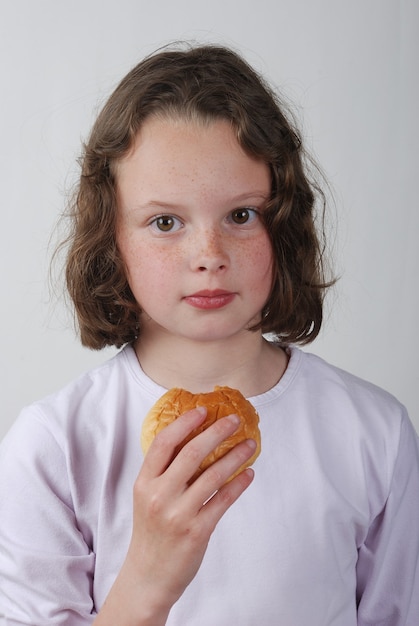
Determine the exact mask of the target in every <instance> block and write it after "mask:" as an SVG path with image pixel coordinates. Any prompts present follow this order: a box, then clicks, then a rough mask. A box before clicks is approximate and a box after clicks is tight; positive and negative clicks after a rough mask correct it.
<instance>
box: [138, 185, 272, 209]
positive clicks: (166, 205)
mask: <svg viewBox="0 0 419 626" xmlns="http://www.w3.org/2000/svg"><path fill="white" fill-rule="evenodd" d="M269 197H270V196H269V195H267V194H266V193H264V192H262V191H259V190H249V191H246V192H245V193H242V194H238V195H237V196H233V197H231V198H228V199H227V200H226V203H228V202H229V203H234V204H236V203H241V202H246V201H249V200H256V199H257V200H259V201H262V202H267V201H268V200H269ZM181 206H182V205H181V204H180V203H177V202H165V201H164V200H149V201H147V202H144V203H141V204H135V205H133V206H132V207H130V208H131V210H133V211H141V210H146V209H150V208H156V209H165V210H166V209H170V210H176V209H178V208H180V207H181Z"/></svg>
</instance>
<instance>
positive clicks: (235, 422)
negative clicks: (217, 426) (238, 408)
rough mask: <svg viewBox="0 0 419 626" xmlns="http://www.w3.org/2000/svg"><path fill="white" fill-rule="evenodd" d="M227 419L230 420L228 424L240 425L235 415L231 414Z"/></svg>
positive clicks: (238, 418)
mask: <svg viewBox="0 0 419 626" xmlns="http://www.w3.org/2000/svg"><path fill="white" fill-rule="evenodd" d="M227 419H228V420H230V422H231V423H232V424H234V425H235V426H237V425H238V424H240V417H239V416H238V415H236V414H235V413H233V414H232V415H227Z"/></svg>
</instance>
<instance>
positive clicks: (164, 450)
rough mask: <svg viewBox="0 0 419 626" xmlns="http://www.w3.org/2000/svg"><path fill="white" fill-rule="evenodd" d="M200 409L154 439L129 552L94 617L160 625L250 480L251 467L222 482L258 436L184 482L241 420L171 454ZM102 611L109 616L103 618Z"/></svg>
mask: <svg viewBox="0 0 419 626" xmlns="http://www.w3.org/2000/svg"><path fill="white" fill-rule="evenodd" d="M205 415H206V411H205V409H201V408H200V409H193V410H192V411H188V412H187V413H185V414H184V415H182V416H180V417H179V418H178V419H177V420H175V421H174V422H173V423H171V424H170V425H169V426H167V427H166V428H164V429H163V430H162V431H161V432H160V433H159V434H158V435H157V436H156V438H155V439H154V441H153V443H152V445H151V447H150V449H149V451H148V454H147V456H146V458H145V460H144V463H143V466H142V468H141V471H140V473H139V475H138V478H137V480H136V482H135V485H134V520H133V532H132V539H131V544H130V547H129V550H128V554H127V558H126V560H125V563H124V566H123V568H122V570H121V572H120V574H119V576H118V578H117V581H116V583H115V585H114V587H113V589H112V591H111V593H110V594H109V597H108V599H107V601H106V602H105V605H104V608H103V609H102V611H101V614H100V616H99V617H98V620H97V621H96V622H95V624H98V625H99V624H103V625H105V624H108V623H109V624H110V623H111V620H112V619H113V618H112V615H114V616H117V618H118V619H117V622H118V624H119V625H120V626H123V624H127V625H128V624H132V625H133V626H134V625H136V626H140V625H141V624H153V626H158V625H159V624H164V623H165V621H166V619H167V615H168V614H169V611H170V609H171V607H172V606H173V604H174V603H175V602H176V600H178V598H179V597H180V596H181V595H182V593H183V591H184V590H185V588H186V587H187V586H188V584H189V583H190V582H191V580H192V579H193V578H194V576H195V574H196V573H197V571H198V569H199V566H200V564H201V562H202V559H203V557H204V554H205V550H206V548H207V545H208V541H209V539H210V536H211V533H212V531H213V530H214V528H215V526H216V524H217V522H218V521H219V520H220V518H221V517H222V516H223V514H224V513H225V512H226V511H227V509H228V508H229V507H230V506H231V505H232V504H233V503H234V502H235V501H236V500H237V498H238V497H239V496H240V495H241V494H242V493H243V491H244V490H245V489H246V488H247V487H248V486H249V484H250V483H251V481H252V479H253V471H252V470H251V469H248V470H245V471H244V472H242V473H241V474H239V475H238V476H236V477H235V478H234V479H233V480H231V481H230V482H229V483H227V484H226V480H227V479H228V478H229V477H230V476H231V475H232V474H233V473H234V471H235V470H237V469H238V468H239V467H240V465H242V464H243V463H244V462H245V461H246V460H247V459H249V458H250V457H251V456H252V454H253V452H254V450H255V443H254V442H253V441H251V440H250V441H246V442H242V443H240V444H238V445H237V446H236V447H235V448H233V449H232V450H231V451H230V452H229V453H228V454H226V455H225V456H224V457H223V458H221V459H219V460H218V461H217V462H216V463H214V464H213V465H212V466H211V467H209V468H208V469H207V470H206V471H205V472H204V473H203V474H201V476H199V478H197V480H195V481H194V482H193V483H192V484H189V481H190V479H191V478H192V476H193V475H194V473H195V472H196V470H197V469H198V467H199V464H200V463H201V462H202V460H203V459H204V458H205V457H206V456H207V455H208V454H209V453H210V452H211V451H212V450H214V448H216V447H217V446H218V444H220V443H221V442H222V441H223V440H224V439H226V438H227V437H228V436H230V435H231V434H232V433H233V432H234V431H235V430H236V428H237V426H238V424H239V421H238V418H237V417H236V416H234V415H230V416H228V417H224V418H222V419H220V420H217V421H216V422H215V423H214V424H212V425H211V426H210V427H209V428H207V429H206V430H205V431H203V432H202V433H200V434H199V435H197V436H196V437H195V438H194V439H192V440H191V441H190V442H189V443H187V444H186V445H185V446H184V447H183V448H182V449H181V450H180V452H179V453H178V454H177V456H175V458H173V456H174V452H175V449H176V447H177V446H178V445H179V444H181V443H182V441H183V440H184V439H185V437H187V436H188V435H189V434H190V433H191V432H192V431H193V430H194V429H195V428H197V427H198V426H199V425H200V424H201V423H202V422H203V421H204V419H205ZM112 607H113V608H114V611H115V613H109V621H108V611H109V610H111V609H112ZM105 611H106V618H105V619H106V621H104V620H103V619H102V618H101V616H102V615H103V616H105ZM123 615H124V616H126V618H125V617H124V618H123V617H122V616H123ZM122 619H125V621H122Z"/></svg>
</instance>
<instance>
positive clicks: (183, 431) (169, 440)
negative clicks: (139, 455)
mask: <svg viewBox="0 0 419 626" xmlns="http://www.w3.org/2000/svg"><path fill="white" fill-rule="evenodd" d="M206 415H207V410H206V408H205V407H198V408H196V409H191V410H190V411H187V412H186V413H183V414H182V415H180V416H179V417H178V418H177V419H175V420H174V421H173V422H172V423H171V424H169V425H168V426H166V427H165V428H163V429H162V430H161V431H160V432H159V433H158V434H157V435H156V436H155V438H154V440H153V442H152V444H151V446H150V448H149V450H148V452H147V454H146V457H145V460H144V463H143V467H142V469H141V473H142V474H143V475H144V476H146V477H151V478H154V477H156V476H159V475H160V474H162V473H163V472H164V471H165V470H166V468H167V466H168V465H169V464H170V462H171V461H172V459H173V456H174V454H175V451H176V448H177V447H178V446H179V445H180V444H181V443H182V441H184V440H185V439H186V437H188V436H189V435H190V434H191V433H192V432H193V431H194V430H195V429H196V428H198V427H199V426H201V424H202V423H203V422H204V421H205V418H206Z"/></svg>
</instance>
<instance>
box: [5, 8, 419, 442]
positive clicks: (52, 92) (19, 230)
mask: <svg viewBox="0 0 419 626" xmlns="http://www.w3.org/2000/svg"><path fill="white" fill-rule="evenodd" d="M0 13H1V14H0V79H1V98H0V107H1V108H0V111H1V117H0V125H1V126H0V128H1V134H0V137H1V153H0V155H1V156H0V158H1V168H0V182H1V192H0V193H1V203H2V208H1V215H2V220H1V225H2V228H1V247H0V254H1V280H2V285H1V294H2V306H1V328H2V347H1V378H0V380H1V397H2V411H1V414H0V437H1V436H3V435H4V433H5V432H6V430H7V429H8V427H9V426H10V424H11V423H12V422H13V420H14V419H15V418H16V416H17V415H18V413H19V411H20V409H21V408H22V407H23V406H24V405H26V404H28V403H29V402H31V401H33V400H35V399H38V398H41V397H43V396H44V395H45V394H48V393H50V392H52V391H54V390H56V389H58V388H59V387H61V386H63V385H64V384H65V383H66V382H68V381H70V380H71V379H72V378H74V377H75V376H76V375H78V374H79V373H81V372H83V371H84V370H86V369H88V368H90V367H92V366H93V365H95V364H96V363H100V362H101V361H103V360H104V359H106V358H108V357H109V356H110V355H111V354H113V353H114V351H113V350H107V351H105V352H99V353H93V352H90V351H88V350H86V349H83V348H82V347H81V346H80V345H79V343H78V340H77V337H76V335H75V333H74V329H73V325H72V315H71V312H68V309H66V306H65V303H64V302H63V299H62V298H60V297H57V293H55V292H54V290H51V288H50V284H49V279H48V273H49V263H50V259H51V254H52V251H53V249H54V244H55V243H56V238H57V237H56V234H54V229H55V227H56V223H57V221H58V219H59V216H60V214H61V212H62V211H63V208H64V205H65V201H66V198H67V195H68V193H69V190H70V189H71V185H72V184H73V183H74V181H75V178H76V176H77V166H76V159H77V156H78V154H79V152H80V145H81V141H82V139H83V138H84V137H86V135H87V133H88V131H89V128H90V126H91V124H92V122H93V120H94V118H95V115H96V113H97V111H98V108H99V107H100V105H101V104H102V103H103V101H104V100H105V98H106V96H107V95H109V93H110V91H111V90H112V89H113V88H114V86H115V85H116V83H117V82H118V81H119V80H120V78H122V76H123V75H124V74H125V73H126V72H127V71H128V70H129V69H130V68H131V67H132V66H133V65H134V64H136V63H137V62H138V61H139V60H140V59H141V58H142V57H143V56H145V55H146V54H148V53H150V52H152V51H153V50H154V49H156V48H158V47H160V46H162V45H164V44H166V43H169V42H171V41H173V40H179V39H183V40H195V41H198V42H206V41H207V42H220V43H223V44H227V45H231V46H233V47H234V48H235V49H237V50H239V51H240V52H242V54H243V55H244V56H245V57H246V58H247V59H248V60H249V61H250V62H251V63H252V64H253V65H254V66H255V67H256V69H257V70H259V71H260V72H262V74H264V75H266V76H267V77H268V79H269V80H270V81H271V83H273V84H275V85H277V86H278V87H279V88H280V90H281V91H282V92H283V93H284V94H285V95H286V97H287V98H288V99H289V100H291V101H292V102H293V103H294V111H295V114H296V116H297V118H298V119H299V121H300V124H301V127H302V129H303V134H304V136H305V138H306V143H307V146H308V148H309V149H310V150H311V151H312V152H313V153H314V155H315V157H316V158H317V159H318V160H319V161H320V163H321V164H322V166H323V169H324V170H325V172H326V175H327V176H328V178H329V181H330V183H331V185H332V187H333V190H334V196H335V206H332V207H331V210H330V220H331V227H330V233H331V240H332V252H333V254H334V259H335V267H336V272H337V273H338V274H339V275H340V276H341V279H340V281H339V282H338V284H337V286H336V287H335V288H334V290H333V291H332V292H331V294H330V295H329V297H328V299H327V307H326V320H325V325H324V329H323V331H322V334H321V336H320V337H319V339H317V340H316V341H315V343H314V344H313V345H312V346H311V347H310V348H308V349H310V350H311V351H314V352H316V353H318V354H320V355H321V356H324V357H325V358H327V359H328V360H330V361H332V362H334V363H335V364H337V365H339V366H340V367H343V368H345V369H348V370H349V371H351V372H353V373H356V374H358V375H360V376H362V377H364V378H367V379H368V380H371V381H373V382H374V383H376V384H378V385H380V386H382V387H385V388H386V389H388V390H389V391H390V392H392V393H393V394H395V395H396V396H397V397H398V398H399V399H400V400H401V401H402V402H403V403H404V404H405V405H406V406H407V408H408V410H409V412H410V415H411V417H412V420H413V422H414V423H415V425H416V427H417V429H419V394H418V388H419V368H418V347H419V341H418V336H417V328H416V326H417V320H418V318H419V296H418V270H419V253H418V245H417V239H418V233H419V210H418V192H417V186H418V177H419V168H418V165H419V163H418V145H419V123H418V111H419V71H418V61H419V33H418V30H419V3H417V0H404V1H396V0H352V1H351V2H348V1H347V0H259V2H254V0H231V1H229V0H222V1H221V0H212V1H211V2H204V1H200V0H194V1H192V0H178V1H177V2H171V1H169V0H165V1H163V2H159V1H158V0H157V1H155V2H142V1H138V0H119V2H115V1H114V0H112V2H111V1H108V0H72V2H64V1H58V2H57V0H36V1H33V0H15V1H14V2H13V3H12V2H6V1H5V0H2V1H1V2H0ZM54 289H57V285H55V287H54ZM58 296H59V293H58Z"/></svg>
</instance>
